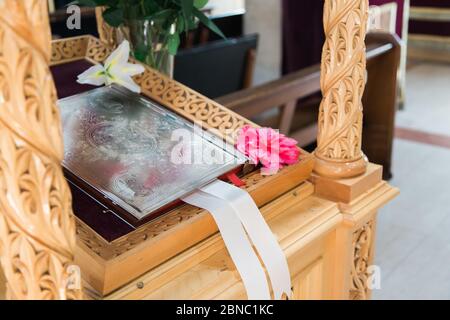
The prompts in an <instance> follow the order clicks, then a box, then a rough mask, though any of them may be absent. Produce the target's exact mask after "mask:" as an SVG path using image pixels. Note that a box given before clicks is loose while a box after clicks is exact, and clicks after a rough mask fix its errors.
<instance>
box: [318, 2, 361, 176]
mask: <svg viewBox="0 0 450 320" xmlns="http://www.w3.org/2000/svg"><path fill="white" fill-rule="evenodd" d="M367 19H368V0H325V8H324V29H325V35H326V40H325V45H324V48H323V52H322V70H321V87H322V94H323V100H322V103H321V106H320V111H319V133H318V137H317V149H316V151H315V156H316V165H315V169H314V170H315V172H316V173H317V174H319V175H321V176H325V177H331V178H348V177H353V176H357V175H360V174H362V173H364V172H365V170H366V166H367V158H366V157H365V156H364V154H363V153H362V151H361V136H362V109H363V108H362V103H361V99H362V96H363V92H364V86H365V82H366V81H365V80H366V47H365V43H364V41H365V35H366V27H367Z"/></svg>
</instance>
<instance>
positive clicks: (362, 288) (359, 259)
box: [350, 220, 375, 300]
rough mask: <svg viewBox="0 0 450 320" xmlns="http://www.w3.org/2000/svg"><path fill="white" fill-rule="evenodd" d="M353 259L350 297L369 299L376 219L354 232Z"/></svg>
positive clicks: (353, 298) (352, 298)
mask: <svg viewBox="0 0 450 320" xmlns="http://www.w3.org/2000/svg"><path fill="white" fill-rule="evenodd" d="M352 244H353V252H352V254H353V259H352V270H351V284H350V299H351V300H367V299H369V298H370V294H371V289H370V288H369V282H370V279H369V277H370V276H371V274H370V272H369V271H370V266H371V265H372V262H373V251H374V245H375V220H370V221H368V222H367V223H366V224H364V225H363V226H362V227H361V228H360V229H358V230H356V231H355V232H354V233H353V241H352Z"/></svg>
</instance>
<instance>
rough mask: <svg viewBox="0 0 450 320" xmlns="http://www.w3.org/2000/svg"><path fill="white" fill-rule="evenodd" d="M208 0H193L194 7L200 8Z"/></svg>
mask: <svg viewBox="0 0 450 320" xmlns="http://www.w3.org/2000/svg"><path fill="white" fill-rule="evenodd" d="M208 2H209V0H194V7H196V8H197V9H201V8H203V7H204V6H206V5H207V4H208Z"/></svg>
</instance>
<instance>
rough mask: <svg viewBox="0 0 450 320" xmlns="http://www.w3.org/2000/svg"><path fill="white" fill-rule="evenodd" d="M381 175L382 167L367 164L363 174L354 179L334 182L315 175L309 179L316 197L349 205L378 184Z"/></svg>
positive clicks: (334, 180)
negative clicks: (313, 186)
mask: <svg viewBox="0 0 450 320" xmlns="http://www.w3.org/2000/svg"><path fill="white" fill-rule="evenodd" d="M316 165H317V160H316ZM363 173H364V172H363ZM382 175H383V167H382V166H380V165H377V164H373V163H369V164H368V165H367V170H366V171H365V173H364V174H363V175H360V176H358V177H355V178H351V179H337V180H336V179H332V178H327V177H323V176H322V175H318V174H317V173H316V174H313V175H312V176H311V178H310V179H311V181H312V183H313V184H314V185H315V188H316V191H315V192H316V194H317V195H319V196H321V197H324V198H326V199H329V200H333V201H337V202H343V203H349V202H351V201H352V200H353V199H355V198H356V197H358V196H360V195H361V194H363V193H364V192H366V191H367V190H369V189H370V188H372V187H373V186H375V185H376V184H377V183H379V182H380V181H381V180H382Z"/></svg>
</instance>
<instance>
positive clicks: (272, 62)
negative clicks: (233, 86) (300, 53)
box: [219, 0, 282, 84]
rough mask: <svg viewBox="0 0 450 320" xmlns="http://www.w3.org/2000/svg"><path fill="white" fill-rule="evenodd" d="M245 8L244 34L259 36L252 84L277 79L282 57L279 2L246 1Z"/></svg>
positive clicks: (268, 0) (274, 0) (279, 0)
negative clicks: (256, 34)
mask: <svg viewBox="0 0 450 320" xmlns="http://www.w3.org/2000/svg"><path fill="white" fill-rule="evenodd" d="M219 1H220V0H219ZM225 1H227V0H225ZM245 7H246V15H245V33H246V34H249V33H259V35H260V42H259V47H258V57H257V64H256V70H255V77H254V84H261V83H264V82H267V81H270V80H273V79H277V78H278V77H279V76H280V73H281V71H280V70H281V56H282V38H281V28H282V26H281V0H246V1H245Z"/></svg>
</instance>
